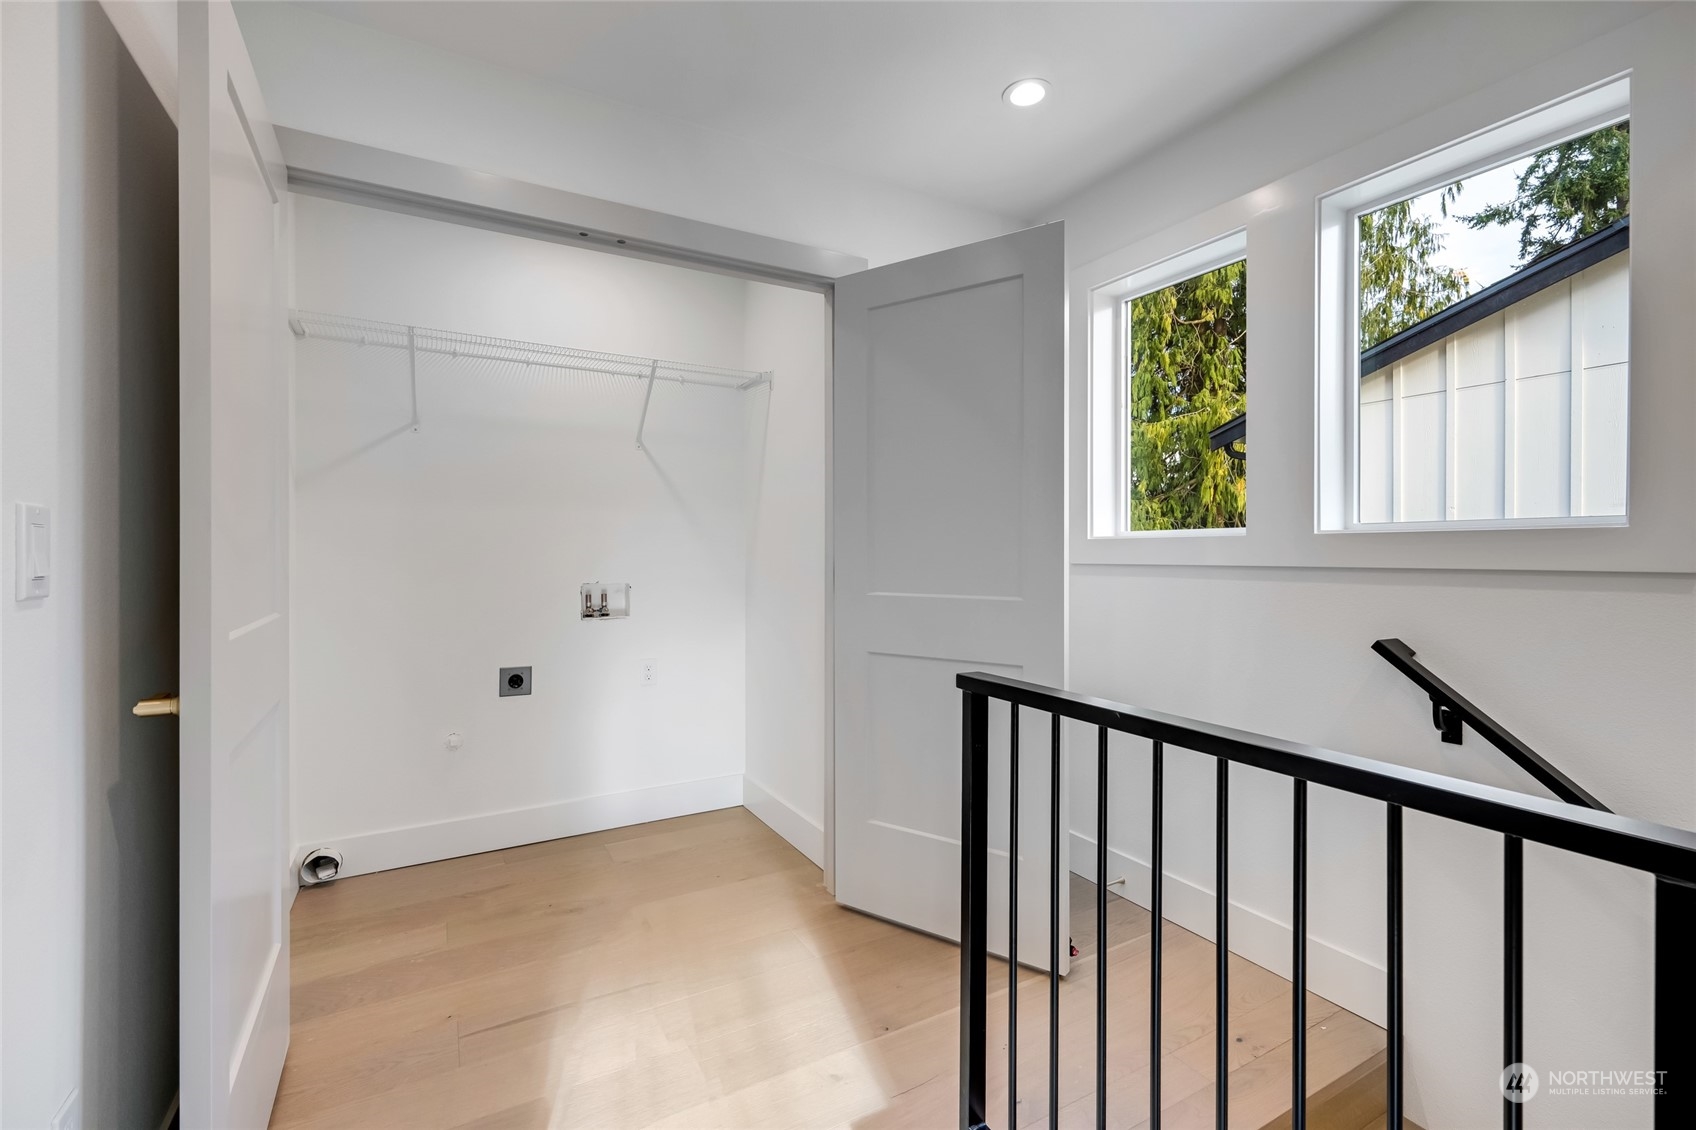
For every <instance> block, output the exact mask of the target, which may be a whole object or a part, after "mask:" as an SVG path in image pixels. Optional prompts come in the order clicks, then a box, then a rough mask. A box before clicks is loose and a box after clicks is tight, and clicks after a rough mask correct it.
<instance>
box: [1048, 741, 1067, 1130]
mask: <svg viewBox="0 0 1696 1130" xmlns="http://www.w3.org/2000/svg"><path fill="white" fill-rule="evenodd" d="M1052 718H1053V720H1054V736H1053V747H1052V749H1051V750H1050V751H1049V767H1050V770H1051V771H1052V774H1053V776H1052V779H1051V780H1050V782H1049V794H1048V803H1049V809H1048V866H1049V871H1050V873H1049V879H1050V881H1051V882H1050V886H1049V896H1048V1125H1049V1127H1050V1130H1055V1128H1057V1127H1058V1126H1059V1125H1060V884H1061V883H1062V882H1064V881H1066V878H1067V877H1066V876H1065V875H1062V874H1061V872H1060V715H1058V714H1055V715H1052Z"/></svg>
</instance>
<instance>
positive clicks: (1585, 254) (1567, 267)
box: [1360, 216, 1631, 377]
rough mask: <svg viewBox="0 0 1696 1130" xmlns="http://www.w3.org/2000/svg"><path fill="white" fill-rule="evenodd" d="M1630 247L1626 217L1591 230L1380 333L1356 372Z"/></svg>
mask: <svg viewBox="0 0 1696 1130" xmlns="http://www.w3.org/2000/svg"><path fill="white" fill-rule="evenodd" d="M1630 246H1631V217H1630V216H1627V217H1625V218H1624V219H1622V220H1618V221H1616V222H1614V223H1612V224H1609V225H1608V226H1607V227H1605V228H1603V229H1602V230H1601V231H1599V232H1593V233H1592V234H1590V235H1587V236H1585V237H1584V238H1583V239H1581V240H1579V241H1578V242H1576V243H1573V244H1569V245H1568V246H1566V247H1563V248H1561V249H1560V250H1559V251H1557V252H1555V253H1554V254H1553V255H1546V256H1544V257H1543V258H1541V259H1539V260H1537V261H1536V262H1535V263H1532V264H1531V265H1529V266H1527V267H1524V268H1522V269H1520V270H1518V271H1515V272H1514V273H1513V274H1511V275H1509V276H1508V277H1507V278H1505V279H1502V280H1501V281H1500V282H1498V283H1494V284H1492V285H1490V286H1487V287H1485V288H1484V289H1483V290H1481V291H1479V292H1478V293H1477V294H1473V295H1468V296H1467V297H1465V298H1463V299H1461V300H1460V301H1459V302H1457V303H1455V304H1454V305H1453V306H1450V307H1448V308H1447V309H1445V310H1442V311H1440V312H1438V313H1436V314H1433V315H1431V316H1430V317H1429V318H1427V319H1425V320H1424V321H1423V322H1420V323H1418V324H1416V325H1412V326H1409V327H1408V328H1407V329H1405V330H1403V331H1402V332H1401V333H1399V334H1397V335H1396V336H1394V337H1390V338H1385V339H1384V340H1383V341H1381V342H1379V343H1378V344H1377V345H1374V346H1373V347H1372V348H1371V349H1368V350H1365V351H1363V352H1362V353H1361V355H1360V375H1361V376H1363V377H1365V376H1368V375H1370V374H1372V373H1375V372H1377V371H1378V370H1379V369H1382V368H1384V367H1385V366H1386V365H1390V364H1393V363H1395V362H1397V361H1400V360H1401V359H1402V358H1403V357H1408V356H1411V355H1412V354H1415V353H1418V352H1419V351H1420V350H1421V349H1424V348H1426V347H1427V346H1430V345H1435V344H1436V343H1437V342H1439V341H1442V340H1443V339H1444V338H1446V337H1451V336H1453V335H1454V334H1457V333H1459V332H1460V331H1461V330H1464V329H1466V328H1467V327H1468V326H1470V325H1473V324H1475V323H1477V322H1481V321H1483V320H1484V319H1485V318H1488V317H1489V316H1490V315H1492V314H1498V313H1500V312H1501V311H1503V310H1505V309H1506V308H1507V307H1509V306H1512V305H1513V304H1514V303H1516V302H1523V301H1525V300H1526V299H1527V298H1530V297H1531V296H1532V295H1533V294H1536V293H1537V292H1538V291H1540V290H1546V289H1547V288H1549V287H1551V286H1554V285H1555V284H1556V283H1558V282H1560V281H1562V280H1563V279H1568V278H1571V277H1572V276H1573V275H1576V274H1577V273H1578V272H1580V271H1582V270H1584V269H1585V268H1587V267H1593V266H1595V265H1596V264H1597V263H1600V262H1601V261H1602V260H1604V259H1611V258H1613V257H1614V256H1615V255H1618V254H1619V253H1620V252H1621V251H1624V250H1625V249H1626V248H1628V247H1630Z"/></svg>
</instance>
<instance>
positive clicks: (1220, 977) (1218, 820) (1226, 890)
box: [1213, 757, 1231, 1130]
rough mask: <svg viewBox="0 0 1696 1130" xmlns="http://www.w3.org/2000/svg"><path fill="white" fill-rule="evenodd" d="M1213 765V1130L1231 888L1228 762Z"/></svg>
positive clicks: (1225, 1013) (1225, 1005)
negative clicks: (1216, 778) (1215, 775)
mask: <svg viewBox="0 0 1696 1130" xmlns="http://www.w3.org/2000/svg"><path fill="white" fill-rule="evenodd" d="M1214 765H1215V768H1216V771H1217V774H1218V783H1217V784H1216V785H1215V786H1214V804H1215V814H1214V818H1213V819H1214V827H1215V839H1216V841H1217V842H1216V843H1215V844H1214V848H1213V851H1214V863H1213V890H1214V892H1215V896H1214V907H1213V915H1214V924H1213V939H1214V950H1213V960H1214V963H1215V964H1214V970H1213V984H1214V991H1215V1000H1214V1012H1215V1016H1214V1021H1213V1026H1214V1037H1215V1040H1216V1045H1215V1047H1214V1056H1213V1070H1214V1076H1213V1121H1214V1126H1215V1127H1216V1128H1217V1130H1229V1127H1228V1126H1227V1125H1226V1120H1227V1117H1228V1108H1229V1107H1230V1099H1231V1086H1230V1082H1229V1079H1230V1060H1231V1055H1230V1033H1231V992H1230V955H1231V949H1230V925H1231V915H1230V907H1231V892H1230V883H1229V881H1228V880H1229V874H1228V872H1229V870H1230V847H1231V823H1230V815H1231V763H1230V762H1229V761H1226V760H1225V759H1224V758H1223V757H1219V758H1215V759H1214Z"/></svg>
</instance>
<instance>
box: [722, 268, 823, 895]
mask: <svg viewBox="0 0 1696 1130" xmlns="http://www.w3.org/2000/svg"><path fill="white" fill-rule="evenodd" d="M829 318H830V313H829V308H828V306H827V305H826V303H825V300H824V296H823V295H820V294H814V293H811V292H808V291H800V290H789V289H786V288H784V287H777V286H768V285H764V284H760V283H750V284H749V286H748V319H747V336H746V339H745V340H746V346H745V356H746V359H747V364H748V366H749V367H750V368H754V369H760V370H768V369H769V370H773V371H775V372H776V373H777V378H776V380H775V381H774V383H773V385H772V386H771V388H770V390H769V391H768V392H763V393H761V394H760V395H759V396H757V397H755V398H752V399H750V401H749V409H750V411H751V413H752V418H751V423H750V436H751V442H750V445H749V450H750V455H751V456H752V457H753V467H752V468H751V474H752V488H751V489H752V502H751V506H752V510H751V515H750V524H749V548H748V656H747V664H748V767H747V773H746V777H745V778H744V786H745V797H746V799H745V801H744V803H745V804H747V806H748V808H749V809H750V810H752V811H753V812H754V813H755V814H756V815H758V816H759V817H760V818H761V819H762V820H764V821H765V822H766V823H768V824H770V825H771V826H772V827H773V828H775V829H776V830H777V831H778V832H779V834H781V835H782V836H783V837H784V838H785V839H787V840H788V841H789V842H790V843H792V844H794V845H795V846H796V847H797V848H799V849H800V850H801V851H802V852H803V853H805V854H806V856H807V857H808V858H809V859H811V860H812V861H813V862H814V863H818V864H820V865H821V866H822V865H823V860H824V823H825V748H826V743H827V742H828V740H829V739H828V724H829V723H828V720H829V703H830V693H831V688H830V669H829V656H830V638H829V634H828V630H827V629H828V625H827V623H826V608H827V600H828V591H827V589H828V580H829V577H828V573H827V571H826V568H825V530H826V525H827V515H828V503H827V498H826V474H827V466H826V463H827V459H828V456H829V451H828V445H827V443H826V437H827V436H828V435H829V434H830V379H829V370H830V332H831V330H830V320H829Z"/></svg>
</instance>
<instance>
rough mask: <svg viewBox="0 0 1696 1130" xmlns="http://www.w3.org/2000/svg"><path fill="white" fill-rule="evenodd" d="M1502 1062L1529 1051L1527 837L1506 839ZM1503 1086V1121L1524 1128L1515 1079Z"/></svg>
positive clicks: (1511, 1128)
mask: <svg viewBox="0 0 1696 1130" xmlns="http://www.w3.org/2000/svg"><path fill="white" fill-rule="evenodd" d="M1502 864H1503V866H1502V1063H1503V1064H1504V1065H1506V1064H1512V1063H1521V1062H1523V1057H1524V1054H1525V841H1524V840H1522V839H1520V838H1519V837H1518V836H1507V837H1505V838H1504V840H1503V842H1502ZM1506 1082H1507V1083H1508V1086H1507V1087H1504V1088H1503V1090H1502V1125H1503V1126H1504V1127H1505V1128H1506V1130H1520V1127H1521V1126H1522V1125H1523V1124H1524V1123H1523V1108H1522V1106H1521V1104H1519V1103H1517V1102H1514V1101H1513V1100H1512V1099H1510V1098H1508V1093H1509V1089H1510V1088H1511V1087H1512V1085H1513V1084H1514V1081H1513V1080H1511V1079H1509V1080H1507V1081H1506Z"/></svg>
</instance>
